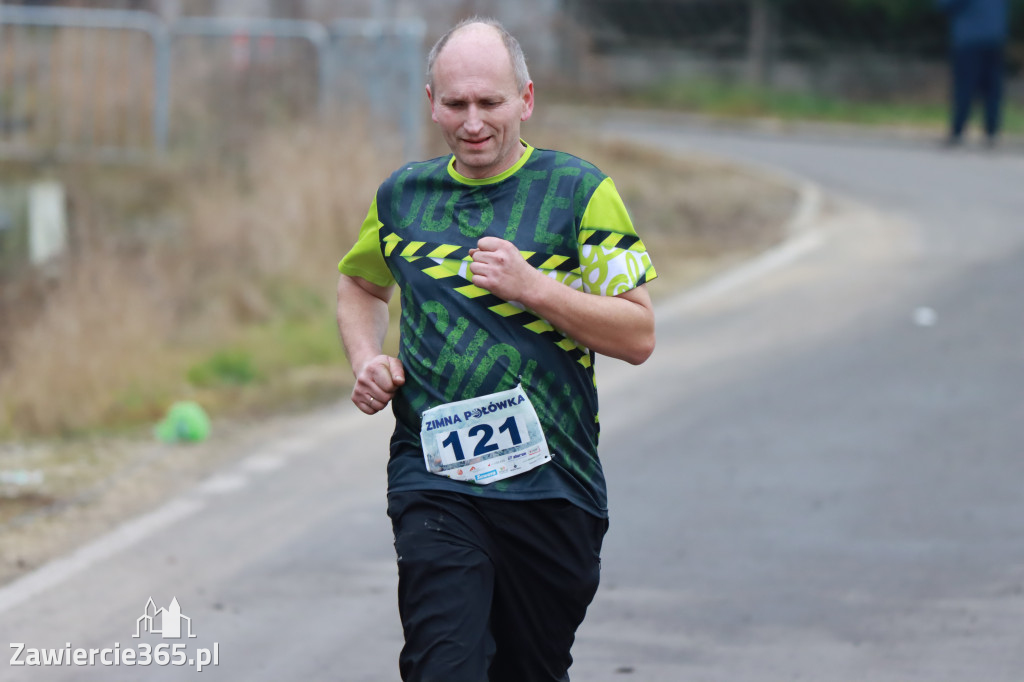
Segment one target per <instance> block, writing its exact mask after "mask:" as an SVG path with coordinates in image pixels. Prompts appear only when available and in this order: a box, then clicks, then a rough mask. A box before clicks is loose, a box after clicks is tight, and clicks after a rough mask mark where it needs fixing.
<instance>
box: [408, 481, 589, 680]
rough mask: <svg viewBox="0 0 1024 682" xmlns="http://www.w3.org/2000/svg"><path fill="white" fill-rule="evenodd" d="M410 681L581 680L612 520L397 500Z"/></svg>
mask: <svg viewBox="0 0 1024 682" xmlns="http://www.w3.org/2000/svg"><path fill="white" fill-rule="evenodd" d="M388 516H390V517H391V523H392V527H393V528H394V532H395V551H396V553H397V555H398V609H399V614H400V616H401V618H402V627H403V629H404V631H405V646H404V648H403V649H402V654H401V657H400V659H399V668H400V671H401V675H402V679H403V680H405V681H406V682H548V681H551V682H554V681H556V680H557V681H564V680H568V679H569V675H568V670H569V666H570V665H571V664H572V656H571V655H570V653H569V652H570V649H571V648H572V643H573V640H574V639H575V636H576V628H578V627H579V625H580V623H582V622H583V617H584V615H585V614H586V611H587V607H588V606H589V605H590V602H591V601H592V600H593V598H594V595H595V594H596V592H597V585H598V582H599V579H600V569H601V557H600V552H601V542H602V540H603V539H604V534H605V532H606V531H607V530H608V520H607V519H604V518H598V517H596V516H594V515H592V514H589V513H588V512H585V511H583V510H582V509H580V508H579V507H576V506H575V505H573V504H571V503H570V502H568V501H565V500H559V499H552V500H535V501H528V502H524V501H506V500H495V499H487V498H480V497H473V496H469V495H460V494H458V493H448V492H441V491H415V492H403V493H392V494H390V495H389V496H388Z"/></svg>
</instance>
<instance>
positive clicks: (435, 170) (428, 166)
mask: <svg viewBox="0 0 1024 682" xmlns="http://www.w3.org/2000/svg"><path fill="white" fill-rule="evenodd" d="M449 161H451V155H450V154H449V155H446V156H437V157H434V158H433V159H427V160H426V161H409V162H407V163H404V164H402V165H401V166H399V167H398V168H396V169H395V170H394V171H392V173H391V175H389V176H388V177H387V179H386V180H384V182H382V183H381V187H382V188H385V187H390V186H393V185H394V184H395V183H398V182H406V181H408V180H410V179H415V178H424V177H437V176H438V174H439V172H443V174H444V175H447V166H448V163H449Z"/></svg>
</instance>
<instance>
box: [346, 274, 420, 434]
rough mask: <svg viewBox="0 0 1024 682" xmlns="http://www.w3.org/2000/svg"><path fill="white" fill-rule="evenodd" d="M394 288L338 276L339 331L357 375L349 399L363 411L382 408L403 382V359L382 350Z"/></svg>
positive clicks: (372, 412) (375, 410)
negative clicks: (389, 302)
mask: <svg viewBox="0 0 1024 682" xmlns="http://www.w3.org/2000/svg"><path fill="white" fill-rule="evenodd" d="M393 291H394V286H390V287H382V286H378V285H376V284H373V283H372V282H368V281H367V280H365V279H363V278H362V277H350V276H348V275H344V274H343V275H341V276H340V277H339V278H338V332H339V333H340V334H341V343H342V345H343V346H344V347H345V354H346V355H347V356H348V360H349V363H350V364H351V365H352V372H353V374H355V377H356V384H355V386H354V387H353V389H352V402H353V403H355V405H356V407H358V408H359V409H360V410H362V411H363V412H365V413H366V414H375V413H377V412H379V411H381V410H382V409H384V406H385V405H387V404H388V402H390V400H391V398H393V397H394V395H395V393H396V392H397V391H398V389H399V388H400V387H401V386H402V384H404V383H405V373H404V372H403V371H402V363H401V362H400V361H399V360H398V358H395V357H391V356H389V355H385V354H384V353H383V351H382V348H383V345H384V336H385V335H386V334H387V331H388V318H389V314H388V301H390V300H391V294H392V292H393Z"/></svg>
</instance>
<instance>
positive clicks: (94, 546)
mask: <svg viewBox="0 0 1024 682" xmlns="http://www.w3.org/2000/svg"><path fill="white" fill-rule="evenodd" d="M204 506H206V505H205V503H204V502H203V501H201V500H197V499H180V500H174V501H172V502H169V503H168V504H165V505H164V506H162V507H160V508H158V509H156V510H154V511H152V512H150V513H148V514H145V515H143V516H140V517H138V518H137V519H135V520H133V521H129V522H128V523H125V524H123V525H121V526H119V527H118V528H116V529H114V530H113V531H111V532H110V533H108V534H106V535H104V536H102V537H100V538H99V539H97V540H95V541H93V542H91V543H89V544H87V545H85V546H83V547H80V548H79V549H77V550H76V551H74V552H72V553H71V554H69V555H68V556H66V557H62V558H60V559H55V560H54V561H51V562H50V563H48V564H46V565H44V566H43V567H41V568H39V569H38V570H36V571H33V572H32V573H29V574H27V575H25V576H22V577H21V578H19V579H18V580H15V581H14V582H12V583H10V584H8V585H6V586H4V587H2V588H0V613H4V612H5V611H8V610H10V609H12V608H14V607H15V606H17V605H18V604H21V603H22V602H24V601H26V600H28V599H31V598H32V597H34V596H36V595H38V594H40V593H41V592H44V591H46V590H48V589H50V588H52V587H54V586H55V585H57V584H59V583H62V582H64V581H65V580H67V579H68V578H70V577H71V576H73V575H75V574H77V573H81V572H82V571H84V570H86V569H87V568H89V567H90V566H93V565H95V564H96V563H98V562H100V561H102V560H103V559H106V558H107V557H110V556H112V555H114V554H116V553H118V552H120V551H122V550H124V549H127V548H128V547H131V546H132V545H134V544H136V543H137V542H139V541H141V540H143V539H145V538H146V537H148V536H150V535H152V534H153V533H155V532H156V531H158V530H160V529H162V528H166V527H167V526H170V525H171V524H174V523H177V522H179V521H181V520H182V519H184V518H187V517H189V516H192V515H193V514H195V513H196V512H198V511H199V510H200V509H202V508H203V507H204Z"/></svg>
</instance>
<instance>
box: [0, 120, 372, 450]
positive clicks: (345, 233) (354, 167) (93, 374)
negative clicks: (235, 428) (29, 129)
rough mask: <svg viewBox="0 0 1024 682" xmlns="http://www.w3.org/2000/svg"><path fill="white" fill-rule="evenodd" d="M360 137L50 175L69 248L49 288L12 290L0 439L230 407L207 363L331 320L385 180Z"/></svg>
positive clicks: (294, 134) (37, 279)
mask: <svg viewBox="0 0 1024 682" xmlns="http://www.w3.org/2000/svg"><path fill="white" fill-rule="evenodd" d="M359 137H360V136H359V135H358V134H357V133H356V131H351V134H348V135H346V134H344V133H339V132H338V131H337V130H316V129H312V128H304V129H292V130H289V131H288V133H287V134H279V135H268V136H266V137H264V138H262V139H261V140H259V142H258V143H257V144H255V145H254V147H253V148H252V149H251V151H250V152H249V155H248V157H247V158H246V159H245V163H244V164H242V165H241V167H235V168H233V169H226V168H225V167H223V166H218V165H210V166H205V167H195V166H192V165H190V166H188V167H185V166H184V165H175V164H174V162H168V163H167V164H165V165H162V166H160V167H155V168H142V167H139V168H130V169H125V168H121V169H114V170H109V171H105V170H102V169H99V170H98V169H92V168H62V169H58V170H54V171H52V172H54V173H56V174H58V175H59V176H60V177H61V179H62V180H64V182H65V183H66V186H67V187H68V191H69V196H70V205H71V217H72V221H73V228H74V233H73V240H74V249H73V251H72V253H70V254H69V255H68V256H67V257H65V258H64V259H63V260H62V261H61V262H60V263H57V264H53V265H54V269H51V270H50V273H51V274H50V275H44V274H42V273H35V274H33V275H31V277H29V278H25V279H21V280H20V281H18V282H16V283H15V282H7V283H6V286H5V287H4V297H3V299H2V303H0V305H2V314H3V319H4V325H3V329H4V331H3V333H2V337H0V343H2V346H3V353H2V356H0V358H2V361H0V396H2V399H0V433H2V434H7V435H8V436H39V435H67V434H74V433H77V432H81V431H83V430H89V429H95V428H96V427H108V426H124V425H126V424H131V423H133V422H139V421H147V420H150V419H152V418H154V417H155V416H156V415H157V414H158V413H159V411H160V410H161V409H163V407H164V405H165V404H166V401H167V400H169V399H171V398H181V397H193V398H205V399H207V400H208V401H211V402H212V403H214V404H213V405H211V407H214V406H215V405H216V403H218V402H219V401H222V400H225V398H224V397H218V396H217V395H216V391H215V390H213V389H215V388H218V387H219V384H222V383H225V382H221V381H219V379H223V378H224V377H218V376H216V371H217V369H216V367H214V368H213V369H212V370H211V371H212V372H213V373H214V375H211V376H207V377H205V378H204V377H203V376H202V372H201V371H197V370H196V369H195V368H196V366H197V365H196V363H200V362H201V361H202V359H203V358H204V357H208V356H211V354H216V353H217V352H220V353H222V354H223V353H224V352H226V351H228V350H230V349H232V348H235V347H236V346H240V348H239V349H238V350H237V353H236V356H237V357H239V358H244V357H248V355H252V354H255V353H256V350H255V349H248V348H247V347H246V346H247V341H246V339H245V335H246V332H247V330H249V329H251V328H259V327H260V326H273V325H287V324H292V325H301V324H303V323H307V322H309V321H310V319H311V318H312V317H314V316H316V315H319V314H322V313H324V312H327V313H329V311H330V309H331V297H332V295H333V282H332V279H331V274H330V273H331V272H332V270H333V267H334V264H335V263H336V262H337V258H338V254H340V253H342V252H343V250H344V249H345V247H346V245H348V244H349V243H351V241H352V240H353V238H354V235H355V232H356V230H357V229H358V225H359V224H360V223H361V221H362V217H363V216H364V215H365V210H366V206H365V204H366V201H367V200H366V197H369V196H371V194H372V192H373V189H374V187H375V185H376V183H377V182H378V181H379V179H380V178H381V177H382V173H383V172H384V171H383V166H382V165H381V163H380V162H378V161H377V160H376V159H375V158H374V156H373V155H372V151H371V149H370V148H369V146H368V145H366V144H362V143H360V141H359ZM54 272H55V273H56V275H53V274H52V273H54ZM295 333H296V334H298V333H301V330H297V331H296V332H295ZM325 333H326V334H330V327H329V326H327V327H326V331H325ZM284 342H285V343H286V344H287V342H288V339H285V340H284ZM330 343H332V344H333V343H334V339H333V338H331V339H330ZM221 357H226V356H223V355H222V356H221ZM255 361H256V359H255V358H250V359H249V360H244V361H243V362H249V363H250V364H251V363H253V362H255ZM268 361H269V362H270V364H271V365H275V364H276V365H280V364H281V363H286V364H287V362H288V360H287V358H284V359H281V358H268ZM200 369H201V368H200ZM270 369H275V367H271V368H270ZM190 370H192V371H191V374H192V380H190V379H189V377H188V374H189V372H190ZM253 371H254V372H256V371H257V370H255V369H254V370H253ZM197 376H198V379H197ZM235 378H236V379H237V381H236V382H235V383H236V388H239V389H242V388H244V386H243V384H246V383H247V382H246V381H245V377H240V376H236V377H235ZM227 383H230V382H227ZM204 389H210V390H207V393H208V395H203V391H204ZM231 398H233V399H234V400H236V401H237V400H238V399H240V397H239V396H238V395H232V396H231Z"/></svg>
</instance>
